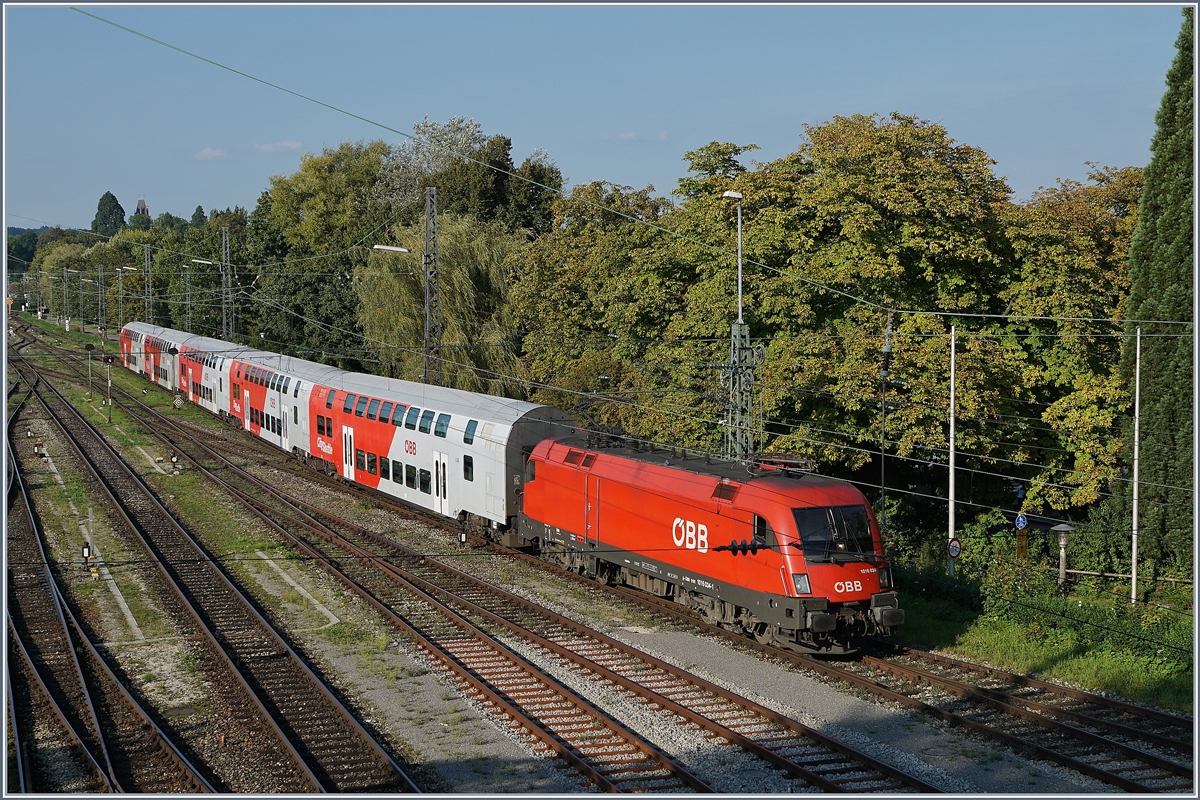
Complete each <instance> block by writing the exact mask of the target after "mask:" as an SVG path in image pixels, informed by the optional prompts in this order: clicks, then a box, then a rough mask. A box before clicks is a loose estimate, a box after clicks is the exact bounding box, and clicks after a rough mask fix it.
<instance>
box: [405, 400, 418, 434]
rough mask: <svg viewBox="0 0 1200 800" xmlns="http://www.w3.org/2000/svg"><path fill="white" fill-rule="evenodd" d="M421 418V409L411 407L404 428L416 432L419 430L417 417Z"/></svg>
mask: <svg viewBox="0 0 1200 800" xmlns="http://www.w3.org/2000/svg"><path fill="white" fill-rule="evenodd" d="M419 416H421V409H419V408H417V407H416V406H409V407H408V416H407V417H405V418H404V427H406V428H408V429H409V430H410V431H415V430H416V429H417V417H419Z"/></svg>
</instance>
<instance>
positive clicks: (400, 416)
mask: <svg viewBox="0 0 1200 800" xmlns="http://www.w3.org/2000/svg"><path fill="white" fill-rule="evenodd" d="M407 409H408V406H406V405H404V404H403V403H396V412H395V413H394V414H392V424H393V425H395V426H396V427H397V428H399V427H400V426H401V425H403V424H404V412H405V411H406V410H407Z"/></svg>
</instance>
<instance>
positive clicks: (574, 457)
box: [563, 450, 583, 466]
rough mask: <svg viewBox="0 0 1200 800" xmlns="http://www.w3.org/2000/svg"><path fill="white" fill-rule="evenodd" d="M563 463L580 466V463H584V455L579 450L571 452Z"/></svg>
mask: <svg viewBox="0 0 1200 800" xmlns="http://www.w3.org/2000/svg"><path fill="white" fill-rule="evenodd" d="M563 461H564V462H566V463H567V464H572V465H574V466H579V463H580V462H581V461H583V453H582V452H580V451H579V450H572V451H571V452H569V453H567V457H566V458H564V459H563Z"/></svg>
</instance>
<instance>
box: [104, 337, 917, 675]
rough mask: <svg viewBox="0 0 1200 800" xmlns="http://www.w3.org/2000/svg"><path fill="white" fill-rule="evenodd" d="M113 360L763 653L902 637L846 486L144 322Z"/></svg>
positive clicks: (302, 452)
mask: <svg viewBox="0 0 1200 800" xmlns="http://www.w3.org/2000/svg"><path fill="white" fill-rule="evenodd" d="M120 358H121V361H122V363H123V364H124V365H125V366H126V367H127V368H128V369H130V370H132V371H134V372H137V373H139V374H141V375H142V376H143V377H145V379H146V380H149V381H152V382H154V383H155V384H157V385H159V386H162V387H164V388H166V389H169V390H172V391H175V390H181V389H183V388H184V387H185V386H186V384H188V382H189V380H190V381H193V382H196V383H198V384H201V385H204V386H206V387H211V389H212V391H210V392H204V393H200V394H192V393H185V396H186V397H187V398H188V399H189V400H192V401H193V402H195V403H196V404H197V405H198V406H199V407H201V408H203V409H205V410H207V411H209V412H211V413H213V414H217V415H220V416H221V417H222V418H225V419H227V420H229V421H230V422H232V423H234V424H236V426H237V427H238V428H240V429H242V430H243V431H245V432H246V433H248V434H249V435H251V436H255V437H258V438H261V439H262V440H263V441H266V442H268V443H270V444H271V445H272V446H274V447H279V448H281V449H282V450H284V451H286V452H289V453H292V454H293V455H296V456H298V457H301V458H303V459H306V460H307V461H308V462H309V463H310V464H311V465H312V466H314V467H315V468H317V469H320V470H322V471H325V472H328V473H330V474H334V475H337V476H339V477H341V478H343V479H344V480H346V481H349V482H353V483H355V484H358V485H361V486H365V487H367V488H370V489H373V490H375V491H379V492H381V493H383V494H386V495H388V496H389V497H391V498H394V499H395V500H397V501H399V502H402V503H405V504H408V505H410V506H414V507H417V508H420V509H423V510H425V511H426V512H428V513H431V514H436V515H438V516H441V517H445V518H449V519H454V520H457V521H459V522H460V523H461V524H462V525H464V526H469V527H473V528H474V529H475V530H476V531H477V532H478V533H479V534H480V535H481V536H484V537H486V538H489V539H491V540H493V541H495V542H497V543H499V544H502V545H505V546H509V547H517V548H522V549H524V550H527V551H529V552H533V553H536V554H538V555H539V556H541V557H542V558H543V559H545V560H547V561H550V562H552V563H555V564H557V565H559V566H561V567H564V568H566V569H569V570H571V571H574V572H576V573H579V574H581V575H586V576H589V577H592V578H595V579H596V580H599V581H602V582H604V583H607V584H624V585H627V586H631V587H634V588H637V589H639V590H642V591H645V592H650V593H653V594H656V595H658V596H660V597H663V598H666V599H670V600H672V601H674V602H677V603H679V604H681V605H684V606H686V607H688V608H691V609H693V610H695V611H697V612H698V613H700V614H701V615H702V616H703V617H704V618H705V619H706V620H708V621H709V622H712V623H714V624H719V625H721V626H723V627H725V628H728V629H732V630H738V631H741V632H743V633H745V634H747V635H752V636H755V637H756V638H758V639H759V640H760V641H771V642H773V643H775V644H778V645H780V646H784V647H791V648H793V649H800V650H807V651H816V652H848V651H850V650H853V649H855V648H856V647H857V646H858V644H859V642H861V640H862V639H863V638H864V637H866V636H871V635H876V634H879V635H888V634H890V633H892V632H893V631H894V629H895V627H896V626H898V625H901V624H903V622H904V611H903V610H902V609H901V608H900V607H899V603H898V600H897V596H896V592H895V590H894V588H893V586H892V581H891V570H890V569H889V568H888V566H887V561H886V558H885V557H884V551H883V541H882V538H881V536H880V532H879V526H878V524H877V522H876V520H875V516H874V514H873V513H872V511H871V508H870V505H869V504H868V503H867V500H866V498H865V497H864V496H863V494H862V492H861V491H859V490H858V489H857V488H856V487H855V486H853V485H852V484H850V483H847V482H845V481H840V480H836V479H833V478H829V477H824V476H821V475H818V474H815V473H812V472H800V471H798V470H794V469H783V468H779V467H772V466H771V465H770V464H769V463H763V464H759V465H755V464H750V465H747V464H746V463H745V462H736V461H731V460H723V459H720V458H714V457H705V456H703V455H701V456H697V455H694V454H688V453H685V454H684V455H683V456H680V455H679V453H678V452H677V451H675V450H673V449H671V448H661V447H660V448H656V447H653V446H647V444H646V443H644V442H636V441H630V440H626V439H621V438H619V437H615V436H610V435H605V436H603V437H594V436H590V435H589V434H588V433H587V432H586V431H584V430H581V429H580V427H579V425H578V423H577V422H576V421H575V420H574V419H573V418H572V417H571V416H570V415H569V414H568V413H566V412H565V411H561V410H559V409H556V408H552V407H550V406H543V405H537V404H534V403H526V402H522V401H519V400H511V399H507V398H498V397H492V396H490V395H486V394H478V393H474V392H466V391H461V390H457V389H447V388H444V387H440V386H431V385H427V384H421V383H412V382H408V381H402V380H396V379H392V378H382V377H378V376H374V375H364V374H358V373H353V372H348V371H345V370H341V369H337V368H335V367H332V366H329V365H325V364H317V363H313V362H310V361H305V360H303V359H299V358H294V357H291V356H287V355H282V354H280V353H274V352H266V351H263V350H256V349H254V348H251V347H246V346H242V345H238V344H231V343H228V342H224V341H221V340H218V339H212V338H208V337H202V336H194V335H192V334H188V333H183V332H181V331H176V330H171V329H168V328H162V327H158V326H153V325H147V324H145V323H141V322H132V323H129V324H128V325H126V326H125V328H124V329H123V330H122V331H121V356H120ZM185 362H186V363H185ZM335 431H342V434H343V435H341V436H338V435H337V434H335V433H334V432H335ZM668 527H669V528H670V532H669V534H668V532H667V528H668ZM714 541H717V542H741V543H742V544H741V547H739V548H738V549H737V550H736V551H732V548H727V547H721V548H713V547H712V546H711V545H710V543H711V542H714Z"/></svg>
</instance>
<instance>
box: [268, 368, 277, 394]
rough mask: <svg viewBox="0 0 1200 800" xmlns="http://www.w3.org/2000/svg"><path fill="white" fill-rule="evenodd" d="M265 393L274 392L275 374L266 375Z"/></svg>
mask: <svg viewBox="0 0 1200 800" xmlns="http://www.w3.org/2000/svg"><path fill="white" fill-rule="evenodd" d="M267 391H268V392H273V391H275V373H274V372H272V373H270V374H268V375H267Z"/></svg>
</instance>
